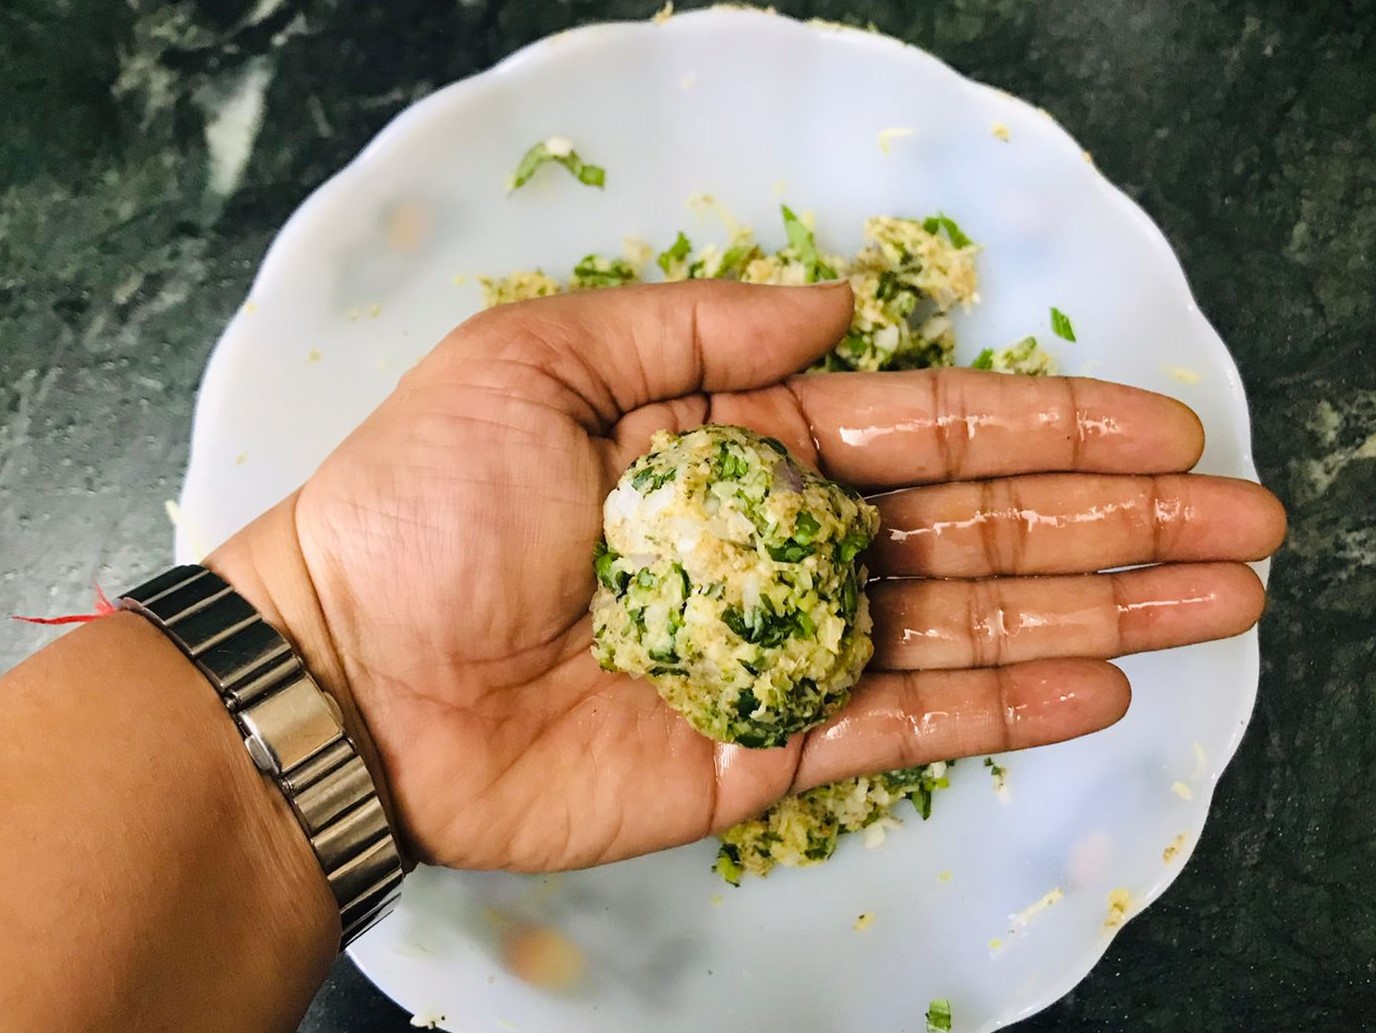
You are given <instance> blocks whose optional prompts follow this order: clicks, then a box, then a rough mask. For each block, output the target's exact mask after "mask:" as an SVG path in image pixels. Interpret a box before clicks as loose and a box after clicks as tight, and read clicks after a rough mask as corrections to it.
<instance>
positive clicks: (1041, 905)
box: [1009, 886, 1065, 932]
mask: <svg viewBox="0 0 1376 1033" xmlns="http://www.w3.org/2000/svg"><path fill="white" fill-rule="evenodd" d="M1064 898H1065V891H1064V890H1062V889H1061V888H1060V887H1059V886H1057V887H1056V888H1055V889H1053V890H1050V891H1048V892H1047V893H1046V894H1045V895H1044V896H1043V897H1042V898H1041V899H1040V900H1036V901H1034V902H1032V903H1031V904H1028V905H1027V907H1025V908H1023V909H1022V910H1021V911H1019V912H1018V913H1017V914H1016V915H1014V916H1013V928H1012V929H1010V930H1009V931H1010V932H1017V931H1018V930H1019V929H1023V928H1026V926H1027V924H1028V923H1029V922H1031V921H1032V919H1034V918H1036V917H1037V915H1039V914H1041V913H1042V912H1043V911H1045V910H1046V909H1047V908H1049V907H1051V906H1052V905H1053V904H1056V903H1059V902H1060V901H1061V900H1063V899H1064Z"/></svg>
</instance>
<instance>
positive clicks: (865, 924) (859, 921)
mask: <svg viewBox="0 0 1376 1033" xmlns="http://www.w3.org/2000/svg"><path fill="white" fill-rule="evenodd" d="M873 924H874V912H873V911H865V912H862V913H861V914H858V915H856V916H855V921H854V922H853V923H852V924H851V928H852V929H854V930H855V931H856V932H857V933H860V932H864V931H865V930H866V929H868V928H869V927H870V926H871V925H873Z"/></svg>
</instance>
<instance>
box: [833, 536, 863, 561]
mask: <svg viewBox="0 0 1376 1033" xmlns="http://www.w3.org/2000/svg"><path fill="white" fill-rule="evenodd" d="M869 545H870V536H869V535H867V534H860V533H858V532H853V533H851V534H848V535H846V536H845V537H844V538H842V539H841V541H840V542H839V543H838V545H837V557H836V558H837V559H838V560H840V561H841V562H842V563H849V562H850V561H851V560H853V559H855V557H856V556H859V555H860V554H861V553H862V552H864V551H865V550H866V549H868V548H869Z"/></svg>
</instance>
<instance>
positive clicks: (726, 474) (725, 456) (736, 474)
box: [712, 442, 750, 481]
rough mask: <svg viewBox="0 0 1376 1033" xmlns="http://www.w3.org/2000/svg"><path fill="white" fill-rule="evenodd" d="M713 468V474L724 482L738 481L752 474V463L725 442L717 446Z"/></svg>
mask: <svg viewBox="0 0 1376 1033" xmlns="http://www.w3.org/2000/svg"><path fill="white" fill-rule="evenodd" d="M712 466H713V473H715V474H716V476H717V477H718V478H720V479H721V480H723V481H737V480H740V479H741V478H742V477H745V476H748V475H749V473H750V461H749V460H748V459H746V458H745V456H743V455H741V454H740V453H738V452H736V451H734V450H733V449H732V448H731V446H729V445H727V444H726V443H725V442H722V443H721V444H720V445H718V446H717V456H716V459H715V460H714V461H713V464H712Z"/></svg>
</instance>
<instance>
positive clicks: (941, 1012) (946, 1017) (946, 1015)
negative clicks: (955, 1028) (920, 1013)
mask: <svg viewBox="0 0 1376 1033" xmlns="http://www.w3.org/2000/svg"><path fill="white" fill-rule="evenodd" d="M927 1033H951V1002H950V1001H949V1000H948V999H947V998H945V997H938V998H937V999H936V1000H934V1001H933V1002H932V1003H931V1004H929V1005H927Z"/></svg>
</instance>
